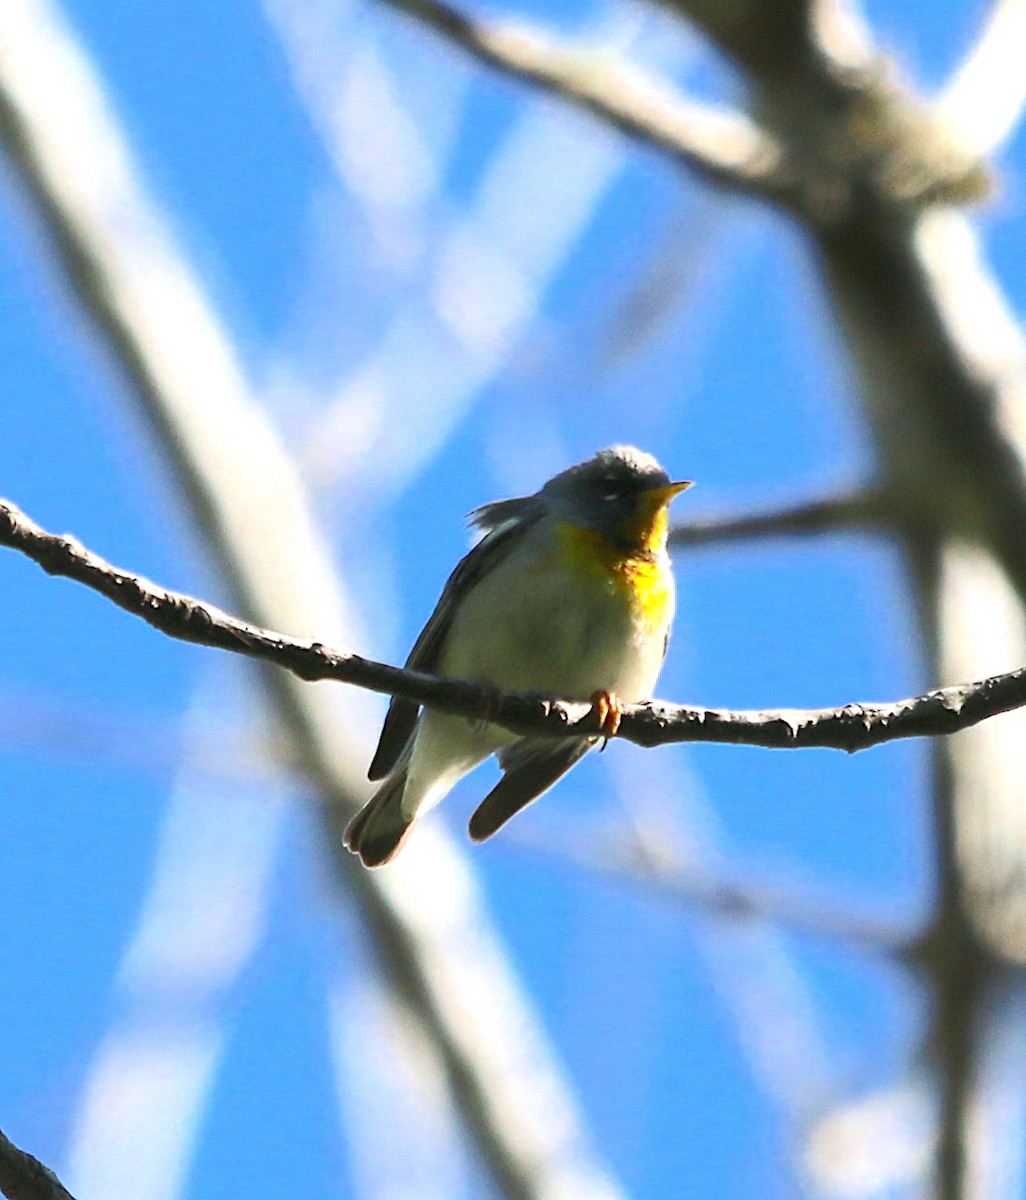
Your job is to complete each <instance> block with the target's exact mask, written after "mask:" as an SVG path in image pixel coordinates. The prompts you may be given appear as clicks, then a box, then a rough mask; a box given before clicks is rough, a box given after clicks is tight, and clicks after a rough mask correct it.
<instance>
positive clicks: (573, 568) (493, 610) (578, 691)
mask: <svg viewBox="0 0 1026 1200" xmlns="http://www.w3.org/2000/svg"><path fill="white" fill-rule="evenodd" d="M690 486H691V481H690V480H679V481H676V482H675V481H673V480H671V478H670V476H669V474H668V473H667V472H666V471H665V470H664V469H663V467H661V466H660V465H659V463H658V462H657V461H656V460H655V459H654V458H653V457H652V456H651V455H650V454H646V453H644V452H643V451H641V450H638V449H636V448H635V447H633V446H620V445H618V446H611V447H609V448H607V449H604V450H599V451H597V452H596V453H595V454H594V455H593V456H592V457H591V458H589V459H587V460H586V461H584V462H580V463H577V464H576V465H574V466H572V467H569V468H567V469H566V470H564V471H561V472H560V473H559V474H558V475H555V476H554V477H553V478H552V479H550V480H549V481H548V482H547V483H546V484H545V485H544V486H543V487H542V488H540V489H539V490H538V491H537V492H535V493H534V494H533V495H530V496H519V497H515V498H513V499H510V500H498V501H495V502H494V503H491V504H485V505H483V506H482V507H480V508H477V509H475V510H474V511H473V512H472V513H471V514H470V516H469V522H470V524H471V525H472V526H475V527H476V528H477V529H479V530H481V531H482V532H483V534H484V536H483V537H482V538H481V539H480V541H478V542H477V544H476V545H474V546H473V548H472V549H471V550H470V552H469V553H468V554H467V555H466V556H465V557H464V558H463V559H461V561H460V562H459V563H458V564H457V566H456V569H455V570H454V571H453V573H452V574H451V575H450V577H449V580H448V582H447V583H446V585H445V587H444V589H443V590H442V594H441V597H440V598H439V600H438V603H437V605H436V606H435V610H434V612H433V613H432V615H431V617H430V619H429V620H428V622H427V624H426V625H425V626H424V629H423V631H422V632H421V634H420V636H419V637H418V638H417V641H416V643H415V644H414V647H413V649H412V650H411V651H410V655H409V657H408V658H407V660H406V666H407V668H409V669H410V670H413V671H420V672H424V673H428V674H433V675H440V676H444V677H447V678H450V679H460V680H466V681H469V682H474V683H477V684H479V685H481V687H482V696H483V703H482V706H481V707H482V713H481V714H480V715H478V716H476V717H471V718H468V717H463V716H453V715H449V714H445V713H440V712H434V711H431V710H430V709H425V710H423V711H421V709H420V707H419V706H418V705H417V704H416V703H415V702H414V701H412V700H407V699H404V698H403V697H401V696H395V697H393V698H392V701H391V703H390V705H389V708H388V714H387V716H386V717H385V722H384V725H383V727H382V730H381V736H380V739H379V741H378V746H377V750H376V751H375V754H374V757H373V759H372V761H371V764H370V769H369V770H368V773H367V774H368V778H369V779H371V780H372V781H381V783H380V787H379V788H378V790H377V791H376V792H375V793H374V795H373V796H372V797H371V798H370V800H368V801H367V803H366V804H365V805H364V806H363V808H361V809H360V811H359V812H358V813H357V814H356V816H355V817H354V818H353V819H352V821H351V822H350V823H349V825H348V827H347V829H346V831H345V836H344V840H345V844H346V846H347V847H348V848H349V849H350V850H351V851H353V853H355V854H357V855H359V857H360V859H361V860H362V862H363V864H364V865H365V866H367V867H378V866H382V865H384V864H385V863H387V862H390V861H391V860H392V859H393V858H394V857H395V855H396V854H397V853H398V852H399V850H400V849H401V848H402V846H403V844H404V843H405V841H406V839H407V837H408V836H409V833H410V830H411V829H412V828H413V826H414V823H415V822H416V820H417V818H418V817H419V816H421V815H423V814H424V813H425V812H427V811H428V810H429V809H431V808H433V807H434V806H435V805H436V804H437V803H438V802H439V801H440V800H441V799H442V798H443V797H444V796H445V795H446V794H447V793H448V792H449V791H450V790H451V789H452V788H453V787H454V786H455V784H456V783H457V782H458V781H459V780H460V779H461V778H462V777H463V776H464V775H466V774H468V772H470V771H472V770H473V769H474V768H475V767H476V766H478V765H479V764H480V763H481V762H483V761H484V760H485V759H486V758H488V757H489V756H490V755H492V754H495V755H497V757H498V760H499V765H500V766H501V768H502V770H503V776H502V779H501V780H500V781H499V783H498V784H497V785H496V786H495V787H494V788H493V789H492V790H491V791H490V792H489V793H488V795H487V796H486V797H485V799H484V800H483V801H482V802H481V803H480V805H479V806H478V808H477V809H476V811H475V812H474V814H473V816H472V817H471V820H470V827H469V833H470V837H471V838H472V839H473V840H474V841H483V840H484V839H485V838H488V837H491V835H492V834H493V833H495V832H496V831H497V830H498V829H499V828H500V827H501V826H502V825H504V824H505V823H506V822H507V821H508V820H509V819H510V817H512V816H514V815H515V814H516V813H517V812H519V811H520V810H521V809H523V808H524V807H526V806H527V805H528V804H530V803H531V802H532V801H533V800H536V799H537V798H538V797H539V796H540V795H541V794H542V793H543V792H546V791H548V789H549V788H550V787H552V785H553V784H554V783H556V781H557V780H558V779H559V778H560V777H561V776H562V775H564V774H565V773H566V772H567V771H569V770H570V768H571V767H572V766H574V764H575V763H577V762H578V761H579V760H580V759H581V758H582V757H583V755H584V754H586V753H587V752H588V751H589V750H590V749H592V747H593V746H595V745H596V744H597V743H598V742H599V741H603V744H605V741H607V740H608V738H609V736H612V735H613V734H615V732H616V728H617V726H618V725H619V720H620V711H621V706H622V705H623V704H632V703H636V702H638V701H640V700H644V699H647V698H649V697H650V696H651V694H652V689H653V688H654V687H655V683H656V680H657V678H658V676H659V672H660V670H661V668H662V664H663V659H664V657H665V655H666V647H667V644H668V642H669V636H670V626H671V623H672V621H673V614H674V605H675V593H674V579H673V572H672V569H671V567H670V559H669V555H668V553H667V550H666V537H667V528H668V506H669V504H670V501H671V500H673V498H674V497H675V496H677V495H678V494H679V493H681V492H683V491H684V490H685V489H686V488H688V487H690ZM499 692H536V693H537V692H544V693H547V694H550V695H554V696H558V697H560V698H561V699H566V700H580V701H590V702H591V703H592V705H593V708H594V709H595V710H596V714H597V716H598V720H599V726H600V728H601V730H602V733H601V734H593V735H589V736H582V737H580V738H569V737H568V738H546V737H539V736H533V737H532V736H522V735H519V734H515V733H511V732H509V731H508V730H505V729H503V728H502V727H500V726H498V725H495V724H492V723H490V722H489V721H488V720H487V713H488V709H489V704H488V697H489V696H491V697H492V698H493V699H494V696H495V695H496V694H497V693H499ZM603 735H604V738H603ZM604 739H605V740H604Z"/></svg>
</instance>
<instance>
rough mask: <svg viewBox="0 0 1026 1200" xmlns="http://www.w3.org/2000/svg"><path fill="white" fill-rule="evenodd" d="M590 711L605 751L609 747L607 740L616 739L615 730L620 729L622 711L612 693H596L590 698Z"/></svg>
mask: <svg viewBox="0 0 1026 1200" xmlns="http://www.w3.org/2000/svg"><path fill="white" fill-rule="evenodd" d="M591 711H592V712H593V713H594V715H595V720H596V722H597V724H598V727H599V733H600V734H601V735H602V739H603V740H602V749H603V750H605V748H606V746H608V745H609V739H610V738H611V737H616V733H617V730H618V729H619V728H620V721H621V720H622V719H623V709H622V708H621V707H620V701H619V700H617V698H616V697H615V696H614V695H613V693H612V692H596V693H595V694H594V695H593V696H592V698H591Z"/></svg>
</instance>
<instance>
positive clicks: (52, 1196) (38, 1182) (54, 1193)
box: [0, 1131, 74, 1200]
mask: <svg viewBox="0 0 1026 1200" xmlns="http://www.w3.org/2000/svg"><path fill="white" fill-rule="evenodd" d="M0 1192H3V1194H4V1195H5V1196H6V1197H7V1200H74V1197H73V1196H72V1194H71V1193H70V1192H69V1191H68V1190H67V1188H65V1187H64V1185H63V1184H62V1183H61V1181H60V1180H59V1179H58V1178H57V1176H56V1175H55V1174H54V1173H53V1171H51V1170H50V1168H49V1167H45V1166H43V1164H42V1163H41V1162H40V1161H39V1159H38V1158H33V1157H32V1155H31V1154H26V1153H25V1151H24V1150H19V1149H18V1147H17V1146H16V1145H15V1144H14V1143H13V1142H12V1141H11V1140H10V1139H9V1138H8V1137H6V1136H5V1135H4V1133H3V1132H2V1131H0Z"/></svg>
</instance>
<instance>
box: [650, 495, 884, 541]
mask: <svg viewBox="0 0 1026 1200" xmlns="http://www.w3.org/2000/svg"><path fill="white" fill-rule="evenodd" d="M894 517H895V512H894V506H893V504H892V502H891V498H890V497H889V496H887V495H886V494H885V493H884V492H883V491H880V490H867V491H861V492H853V493H851V494H848V495H842V496H827V497H825V498H824V499H822V500H808V501H803V502H802V503H800V504H794V505H788V506H787V507H784V508H775V509H769V510H768V511H766V512H754V513H741V514H739V515H738V516H733V517H710V518H708V519H706V520H696V521H689V522H686V523H685V522H681V523H680V524H677V525H674V526H673V528H672V529H671V530H670V539H669V540H670V545H671V546H706V545H709V544H715V545H718V544H720V543H723V542H735V541H741V540H751V539H754V538H773V537H792V536H795V535H805V534H815V533H834V532H836V531H837V530H851V529H864V528H867V527H870V526H874V525H881V524H883V523H885V522H888V521H892V520H893V519H894Z"/></svg>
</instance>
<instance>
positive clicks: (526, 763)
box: [470, 738, 597, 842]
mask: <svg viewBox="0 0 1026 1200" xmlns="http://www.w3.org/2000/svg"><path fill="white" fill-rule="evenodd" d="M596 740H597V739H595V738H579V739H578V738H574V739H572V740H571V739H569V738H568V739H565V740H561V741H555V740H553V739H550V738H524V739H523V740H522V741H519V742H516V743H514V745H512V746H509V747H507V748H506V749H505V750H501V751H500V752H499V762H500V763H501V764H502V769H503V776H502V778H501V779H500V780H499V782H498V783H497V784H496V785H495V787H493V788H492V790H491V791H490V792H489V793H488V795H487V796H485V798H484V799H483V800H482V801H481V803H480V804H479V805H478V806H477V810H476V811H475V813H474V815H473V816H472V817H471V818H470V836H471V837H472V838H473V839H474V841H475V842H483V841H484V840H485V838H490V837H491V836H492V834H493V833H495V831H496V830H497V829H501V828H502V826H503V825H505V824H506V822H507V821H508V820H509V819H510V817H512V816H515V814H516V813H518V812H519V811H520V810H521V809H522V808H526V807H527V805H528V804H530V803H531V801H532V800H537V799H538V797H539V796H540V795H541V794H542V792H547V791H548V790H549V788H550V787H552V785H553V784H554V783H555V782H556V780H557V779H559V778H560V776H561V775H565V774H566V773H567V771H569V770H570V768H571V767H572V766H573V765H574V763H576V762H577V760H578V759H580V758H581V757H583V756H584V755H585V754H587V753H588V751H589V750H590V749H591V748H592V746H594V745H595V742H596Z"/></svg>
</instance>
